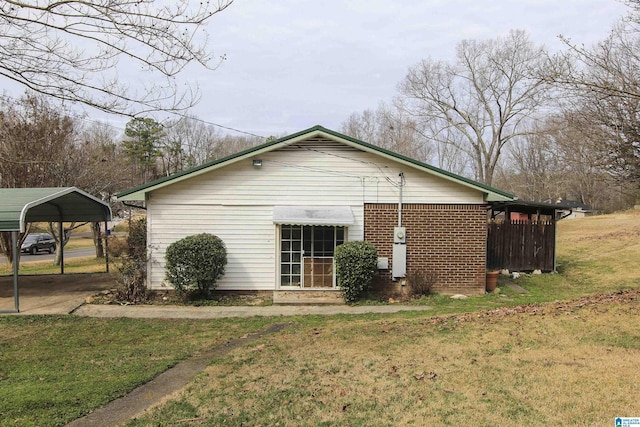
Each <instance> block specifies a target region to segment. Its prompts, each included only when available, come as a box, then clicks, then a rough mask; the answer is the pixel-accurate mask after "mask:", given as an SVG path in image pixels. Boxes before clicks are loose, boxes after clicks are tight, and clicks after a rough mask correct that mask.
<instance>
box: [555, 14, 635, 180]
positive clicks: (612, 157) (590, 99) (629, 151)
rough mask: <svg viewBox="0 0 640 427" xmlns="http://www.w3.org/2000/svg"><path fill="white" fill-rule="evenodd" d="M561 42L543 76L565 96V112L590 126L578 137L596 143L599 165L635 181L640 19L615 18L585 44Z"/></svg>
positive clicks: (624, 178) (572, 119) (577, 126)
mask: <svg viewBox="0 0 640 427" xmlns="http://www.w3.org/2000/svg"><path fill="white" fill-rule="evenodd" d="M630 3H634V4H636V6H635V7H636V8H638V7H639V6H638V2H630ZM632 16H635V15H632ZM565 42H566V44H567V46H568V47H569V49H568V51H567V52H565V53H563V54H561V55H558V56H556V57H554V58H553V61H552V67H549V68H548V71H547V73H546V78H547V79H548V81H550V82H553V83H556V84H559V85H560V86H562V87H563V88H564V89H565V90H566V92H567V94H569V95H570V97H568V98H567V99H568V101H569V102H567V103H565V105H564V108H565V111H566V112H567V113H566V115H567V117H570V118H571V121H572V122H573V123H574V124H575V127H576V128H583V129H589V130H590V132H589V134H588V135H584V136H583V140H587V141H590V143H591V144H594V143H597V144H598V146H599V149H600V152H601V153H602V159H601V162H602V164H603V165H606V166H607V167H608V169H609V171H610V172H612V173H613V174H615V175H616V176H618V178H619V179H621V180H632V181H635V182H640V53H639V52H640V23H639V22H638V21H636V20H629V19H627V20H623V21H621V22H619V23H618V24H617V25H616V26H615V27H614V28H613V30H612V32H611V34H610V35H609V37H607V38H606V39H605V40H603V41H602V42H600V43H598V44H596V45H595V46H593V47H590V48H587V47H584V46H579V45H575V44H572V43H571V42H570V41H569V40H565Z"/></svg>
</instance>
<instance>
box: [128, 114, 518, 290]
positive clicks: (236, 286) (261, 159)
mask: <svg viewBox="0 0 640 427" xmlns="http://www.w3.org/2000/svg"><path fill="white" fill-rule="evenodd" d="M118 199H120V200H125V201H127V200H128V201H131V200H139V201H144V203H145V205H146V208H147V227H148V245H149V249H150V261H149V266H148V267H149V270H148V273H149V274H148V280H149V286H150V287H151V288H156V289H157V288H161V287H163V286H164V280H165V270H164V254H165V249H166V248H167V246H168V245H169V244H171V243H172V242H174V241H176V240H179V239H181V238H183V237H185V236H188V235H192V234H198V233H203V232H207V233H212V234H215V235H217V236H218V237H220V238H221V239H222V240H223V241H224V243H225V245H226V248H227V254H228V255H227V256H228V264H227V268H226V274H225V276H224V277H223V278H222V279H221V280H220V281H219V282H218V289H220V290H233V291H260V290H262V291H267V290H269V291H270V290H286V289H300V290H305V289H318V288H323V289H334V288H335V286H336V283H335V277H334V270H335V269H334V268H333V253H334V249H335V247H336V246H337V245H339V244H341V243H342V242H345V241H350V240H363V239H365V240H368V241H370V242H372V243H374V244H375V245H376V247H377V249H378V254H379V256H380V263H379V267H380V268H381V270H380V275H379V278H378V280H377V283H376V286H377V287H378V289H382V290H384V289H385V287H388V286H392V285H393V284H394V283H398V282H400V281H402V279H403V277H404V276H405V273H406V272H411V271H418V270H421V271H431V272H434V273H435V275H436V277H437V281H436V290H438V291H440V292H444V293H454V292H455V293H458V292H462V293H467V294H477V293H481V292H484V286H485V285H484V283H485V261H486V230H487V220H486V208H487V203H488V202H490V201H508V200H513V199H514V196H512V195H510V194H507V193H504V192H502V191H499V190H496V189H494V188H491V187H488V186H485V185H482V184H480V183H477V182H474V181H472V180H469V179H466V178H463V177H460V176H457V175H454V174H451V173H449V172H446V171H444V170H441V169H438V168H435V167H433V166H430V165H427V164H424V163H421V162H418V161H415V160H413V159H410V158H407V157H404V156H401V155H398V154H395V153H392V152H390V151H387V150H384V149H381V148H379V147H376V146H373V145H370V144H367V143H365V142H363V141H359V140H356V139H353V138H350V137H348V136H345V135H342V134H339V133H337V132H334V131H331V130H329V129H325V128H323V127H321V126H315V127H313V128H310V129H307V130H304V131H302V132H299V133H296V134H293V135H289V136H287V137H284V138H281V139H278V140H275V141H272V142H268V143H265V144H263V145H260V146H257V147H254V148H251V149H248V150H245V151H242V152H240V153H237V154H235V155H232V156H229V157H226V158H223V159H220V160H216V161H213V162H210V163H207V164H203V165H201V166H198V167H196V168H193V169H190V170H187V171H184V172H181V173H178V174H175V175H173V176H170V177H167V178H163V179H160V180H157V181H154V182H150V183H148V184H145V185H142V186H139V187H136V188H132V189H130V190H127V191H124V192H122V193H120V194H119V195H118Z"/></svg>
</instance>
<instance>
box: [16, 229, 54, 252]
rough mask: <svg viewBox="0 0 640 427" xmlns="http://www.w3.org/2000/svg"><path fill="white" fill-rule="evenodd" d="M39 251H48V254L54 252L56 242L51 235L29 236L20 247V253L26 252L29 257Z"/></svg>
mask: <svg viewBox="0 0 640 427" xmlns="http://www.w3.org/2000/svg"><path fill="white" fill-rule="evenodd" d="M40 251H49V253H50V254H52V253H54V252H55V251H56V241H55V239H54V238H53V236H52V235H51V234H44V233H41V234H29V235H28V236H27V237H26V238H25V239H24V242H22V246H21V247H20V252H28V253H30V254H31V255H35V254H37V253H38V252H40Z"/></svg>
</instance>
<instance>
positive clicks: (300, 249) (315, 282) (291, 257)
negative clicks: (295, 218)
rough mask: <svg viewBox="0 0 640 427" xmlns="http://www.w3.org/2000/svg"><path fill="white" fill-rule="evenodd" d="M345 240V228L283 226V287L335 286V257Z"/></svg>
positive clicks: (281, 232)
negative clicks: (336, 249) (337, 247)
mask: <svg viewBox="0 0 640 427" xmlns="http://www.w3.org/2000/svg"><path fill="white" fill-rule="evenodd" d="M344 239H345V227H334V226H326V225H281V228H280V286H285V287H289V286H292V287H299V288H333V287H335V265H334V261H333V254H334V251H335V248H336V246H338V245H340V244H342V243H344Z"/></svg>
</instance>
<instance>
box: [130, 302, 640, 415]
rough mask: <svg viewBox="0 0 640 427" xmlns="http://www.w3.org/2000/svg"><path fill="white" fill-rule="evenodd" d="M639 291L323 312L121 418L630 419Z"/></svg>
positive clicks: (639, 338)
mask: <svg viewBox="0 0 640 427" xmlns="http://www.w3.org/2000/svg"><path fill="white" fill-rule="evenodd" d="M638 308H640V307H639V303H638V291H633V292H631V293H629V292H628V293H625V294H622V295H617V296H615V297H612V298H609V299H605V300H604V301H603V300H601V299H597V301H596V303H590V302H589V300H580V301H578V302H577V303H574V304H567V303H562V304H560V303H557V304H550V305H539V306H528V307H523V308H513V309H498V310H493V311H490V312H483V313H475V314H465V315H459V316H451V317H438V318H423V319H413V320H406V319H403V320H367V319H362V318H355V317H354V318H348V317H343V318H340V319H334V320H328V321H327V322H326V323H320V324H319V326H315V327H311V326H308V327H305V326H299V327H298V328H297V329H295V328H294V329H288V330H285V331H284V332H283V333H281V334H279V335H278V336H271V337H269V338H266V339H264V340H263V341H262V342H261V343H258V344H253V345H252V346H251V347H249V348H243V349H238V350H236V351H234V352H233V353H232V354H231V356H229V358H225V359H220V360H215V361H214V362H213V363H212V365H211V366H210V367H209V368H208V369H207V371H206V375H202V376H201V377H200V378H199V380H198V381H196V382H195V383H194V384H193V385H192V386H190V388H189V389H188V390H187V391H186V392H185V393H184V394H183V395H182V397H181V398H179V399H177V400H175V401H173V402H171V403H169V404H168V405H166V406H165V407H163V408H161V409H159V410H157V411H156V412H155V413H154V414H153V415H152V416H149V417H147V418H145V419H142V420H139V421H136V422H132V423H131V424H130V425H145V426H146V425H149V426H150V425H154V426H156V425H174V424H175V423H177V422H178V421H180V420H184V419H192V420H197V425H263V426H275V425H280V426H312V425H313V426H316V425H350V426H358V425H362V426H369V425H377V426H397V425H459V424H462V425H465V424H466V425H475V426H496V425H533V426H537V425H539V426H548V425H585V426H586V425H588V426H594V425H595V426H598V425H603V426H608V425H612V424H613V419H614V417H615V416H635V415H637V414H640V403H639V402H638V400H637V396H638V392H639V391H640V390H639V389H640V387H639V386H638V381H637V373H638V372H639V370H640V332H638V331H637V325H638V323H639V322H640V311H639V310H638Z"/></svg>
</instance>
